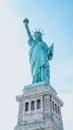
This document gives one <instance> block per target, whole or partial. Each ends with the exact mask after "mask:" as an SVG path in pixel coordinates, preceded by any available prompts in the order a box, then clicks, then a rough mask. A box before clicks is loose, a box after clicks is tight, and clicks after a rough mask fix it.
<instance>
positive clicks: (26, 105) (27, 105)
mask: <svg viewBox="0 0 73 130" xmlns="http://www.w3.org/2000/svg"><path fill="white" fill-rule="evenodd" d="M25 111H29V102H25Z"/></svg>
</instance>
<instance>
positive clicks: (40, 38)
mask: <svg viewBox="0 0 73 130" xmlns="http://www.w3.org/2000/svg"><path fill="white" fill-rule="evenodd" d="M34 37H35V40H38V41H41V40H42V34H41V33H40V32H36V33H35V34H34Z"/></svg>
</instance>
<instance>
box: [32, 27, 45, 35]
mask: <svg viewBox="0 0 73 130" xmlns="http://www.w3.org/2000/svg"><path fill="white" fill-rule="evenodd" d="M33 33H34V35H35V34H36V33H39V34H40V35H44V33H43V31H41V30H40V29H39V30H37V29H36V28H35V31H34V32H33Z"/></svg>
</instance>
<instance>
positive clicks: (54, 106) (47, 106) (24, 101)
mask: <svg viewBox="0 0 73 130" xmlns="http://www.w3.org/2000/svg"><path fill="white" fill-rule="evenodd" d="M16 100H17V101H18V102H19V112H18V119H17V120H18V121H17V125H16V127H15V128H14V130H64V129H63V121H62V116H61V107H62V106H63V102H62V101H61V100H60V99H59V98H58V96H57V93H56V91H55V90H54V89H53V88H52V86H51V85H48V84H45V83H39V84H34V85H28V86H25V87H24V89H23V93H22V95H19V96H16Z"/></svg>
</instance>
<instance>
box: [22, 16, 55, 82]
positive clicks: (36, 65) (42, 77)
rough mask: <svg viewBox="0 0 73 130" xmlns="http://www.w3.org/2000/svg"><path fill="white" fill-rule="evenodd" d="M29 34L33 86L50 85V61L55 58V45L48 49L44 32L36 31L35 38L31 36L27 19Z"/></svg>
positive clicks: (26, 26)
mask: <svg viewBox="0 0 73 130" xmlns="http://www.w3.org/2000/svg"><path fill="white" fill-rule="evenodd" d="M23 23H24V25H25V28H26V30H27V34H28V38H29V39H28V44H29V46H30V50H29V57H30V65H31V74H32V84H34V83H39V82H45V83H48V84H50V66H49V60H51V59H52V58H53V50H54V46H53V44H52V45H51V46H50V47H48V46H47V44H46V43H45V42H44V41H43V40H42V35H43V34H42V32H41V31H40V30H38V31H37V30H36V31H35V32H34V37H33V36H32V35H31V32H30V29H29V26H28V23H29V20H28V19H27V18H25V19H24V21H23Z"/></svg>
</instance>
